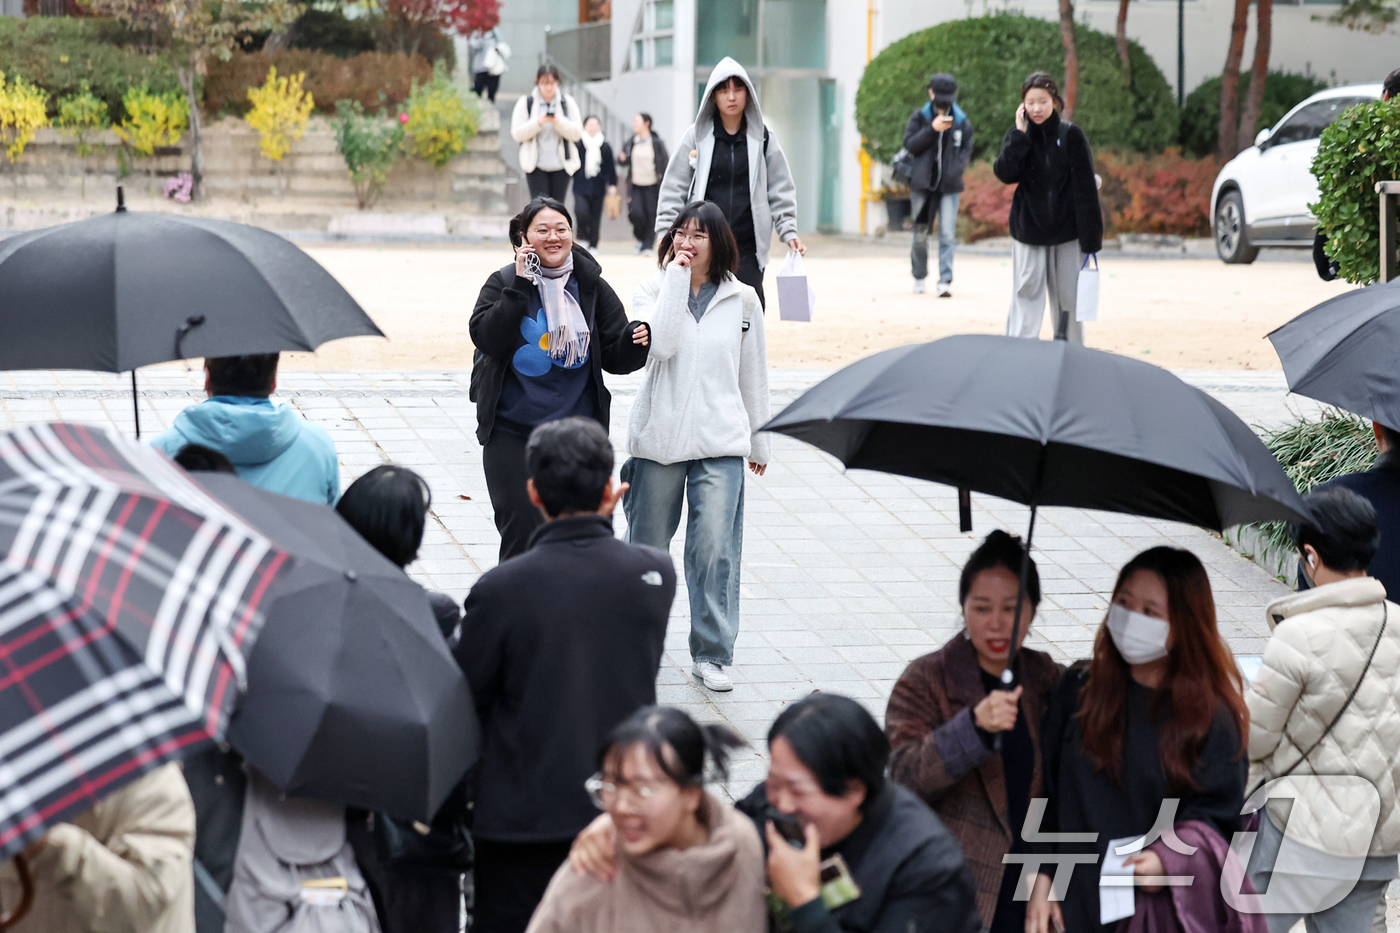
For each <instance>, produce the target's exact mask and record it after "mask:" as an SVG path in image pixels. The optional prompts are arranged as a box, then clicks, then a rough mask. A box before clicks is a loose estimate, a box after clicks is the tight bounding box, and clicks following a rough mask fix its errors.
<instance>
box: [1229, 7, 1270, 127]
mask: <svg viewBox="0 0 1400 933" xmlns="http://www.w3.org/2000/svg"><path fill="white" fill-rule="evenodd" d="M1254 16H1255V27H1256V28H1255V37H1254V67H1253V68H1252V69H1250V72H1249V91H1248V92H1247V93H1246V95H1245V99H1244V113H1242V114H1240V132H1239V135H1238V136H1237V137H1236V138H1235V150H1236V152H1238V151H1240V150H1243V149H1244V148H1246V147H1247V146H1249V145H1251V144H1252V143H1253V142H1254V134H1255V133H1256V132H1257V131H1258V130H1257V127H1258V125H1259V109H1260V108H1261V107H1262V106H1263V105H1264V82H1265V81H1266V80H1268V77H1269V46H1270V44H1271V43H1272V41H1273V32H1274V22H1273V21H1274V0H1256V2H1255V6H1254Z"/></svg>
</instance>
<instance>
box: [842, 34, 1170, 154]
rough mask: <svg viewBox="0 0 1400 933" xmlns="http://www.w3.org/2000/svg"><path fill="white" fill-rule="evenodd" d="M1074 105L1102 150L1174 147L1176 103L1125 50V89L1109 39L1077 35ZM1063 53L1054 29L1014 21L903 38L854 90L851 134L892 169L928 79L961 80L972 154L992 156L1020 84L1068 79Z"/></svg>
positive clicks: (1135, 51) (1143, 60) (1137, 53)
mask: <svg viewBox="0 0 1400 933" xmlns="http://www.w3.org/2000/svg"><path fill="white" fill-rule="evenodd" d="M1075 43H1076V47H1077V49H1078V52H1079V100H1078V104H1077V107H1076V111H1075V115H1074V122H1075V123H1077V124H1079V125H1080V126H1081V127H1083V129H1084V132H1085V133H1087V134H1088V136H1089V142H1090V144H1091V145H1093V146H1094V147H1095V148H1099V149H1122V150H1132V151H1137V152H1150V153H1157V152H1161V151H1162V150H1163V149H1165V148H1166V147H1167V146H1170V145H1171V144H1172V143H1173V142H1175V140H1176V137H1177V130H1178V124H1179V119H1178V111H1177V106H1176V95H1175V94H1174V92H1173V91H1172V87H1171V85H1169V84H1168V83H1167V79H1166V78H1165V77H1163V75H1162V72H1161V71H1160V70H1159V69H1158V68H1157V66H1156V65H1155V64H1154V63H1153V62H1152V59H1151V58H1150V57H1149V56H1148V55H1147V53H1146V52H1144V51H1143V50H1142V47H1141V46H1139V45H1138V44H1137V43H1136V42H1131V43H1129V59H1130V60H1131V61H1132V64H1133V81H1132V84H1131V86H1129V83H1128V81H1127V80H1126V78H1125V76H1124V74H1123V66H1122V63H1121V62H1120V61H1119V60H1118V52H1117V49H1116V48H1115V46H1114V40H1113V36H1111V35H1109V34H1107V33H1103V32H1096V31H1094V30H1092V29H1089V28H1087V27H1085V26H1076V27H1075ZM1064 57H1065V55H1064V47H1063V46H1062V45H1061V43H1060V27H1059V24H1058V23H1056V22H1052V21H1050V20H1043V19H1033V18H1031V17H1028V16H1023V15H1021V14H1019V13H994V14H992V15H989V16H981V17H974V18H972V19H961V20H954V21H951V22H947V23H943V24H941V25H938V26H934V27H933V28H931V29H925V30H924V31H923V32H916V33H914V34H912V35H909V36H905V37H904V38H903V39H900V40H899V41H898V42H895V43H893V44H892V45H890V46H888V47H886V48H885V50H884V51H882V52H881V53H880V54H879V55H878V56H876V58H875V59H874V61H872V62H871V63H870V64H869V65H868V66H867V67H866V69H865V75H864V76H863V77H862V78H861V82H860V87H859V88H858V89H857V90H856V126H857V127H858V128H859V129H860V132H861V135H863V136H864V137H865V138H866V140H867V143H866V149H867V151H868V152H869V153H870V155H871V156H872V157H873V158H875V159H876V160H877V161H880V162H888V161H889V160H890V159H891V158H893V156H894V154H895V153H896V152H897V151H898V150H899V148H900V146H901V145H903V136H904V124H905V123H906V122H907V121H908V119H909V114H910V113H912V112H913V111H914V109H915V108H916V107H919V106H921V105H923V104H924V103H927V101H928V94H927V92H926V91H925V90H924V88H925V87H926V86H927V85H928V78H929V75H930V74H932V73H934V72H936V71H947V72H950V73H951V74H952V75H953V76H954V77H956V78H957V79H958V104H959V106H961V107H962V109H963V110H965V111H966V112H967V115H968V118H969V119H971V120H972V123H973V126H974V127H975V128H976V131H977V143H976V151H975V154H979V155H980V154H983V153H986V154H992V153H995V152H996V151H997V149H998V147H999V146H1000V145H1001V138H1002V136H1003V135H1005V133H1006V131H1007V130H1008V129H1009V128H1010V127H1011V126H1012V124H1013V123H1014V122H1015V115H1016V108H1017V106H1019V105H1020V103H1021V99H1020V95H1021V82H1022V81H1024V80H1025V78H1026V75H1028V74H1030V73H1031V72H1033V71H1046V72H1049V73H1050V74H1051V75H1052V76H1054V77H1055V79H1056V80H1057V81H1061V80H1063V78H1064Z"/></svg>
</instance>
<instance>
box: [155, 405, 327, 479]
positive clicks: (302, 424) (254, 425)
mask: <svg viewBox="0 0 1400 933" xmlns="http://www.w3.org/2000/svg"><path fill="white" fill-rule="evenodd" d="M186 444H202V445H203V446H205V447H209V448H211V449H213V450H217V451H218V452H219V453H221V454H223V455H224V456H225V457H228V458H229V460H231V461H233V465H234V467H236V468H237V470H238V475H239V476H241V477H242V478H243V479H246V480H247V481H248V482H250V483H252V484H253V485H254V486H257V487H259V488H260V489H266V490H269V491H271V492H278V493H281V494H282V495H284V496H292V497H293V498H296V499H305V500H306V501H308V502H324V503H326V504H327V505H335V502H336V500H337V499H339V498H340V466H339V464H338V463H337V461H336V455H335V443H334V442H333V441H332V440H331V436H330V435H329V434H327V433H326V431H325V429H324V428H321V427H318V426H317V425H314V424H312V423H311V422H309V421H307V420H306V419H304V418H302V417H301V415H299V414H297V412H296V409H294V408H292V406H290V405H274V404H272V401H271V400H270V399H265V398H244V397H242V396H235V395H216V396H214V397H213V398H210V399H206V400H205V401H203V402H200V403H199V404H198V405H191V406H190V407H189V408H186V409H185V410H184V411H182V412H180V414H179V415H177V416H176V417H175V425H174V427H172V428H171V429H170V430H169V431H165V432H164V433H162V434H159V435H157V436H156V437H155V438H154V439H152V441H151V445H152V446H153V447H156V448H158V449H160V450H163V451H165V452H166V453H167V454H169V455H170V456H172V457H173V456H175V455H176V454H177V453H179V452H180V450H181V448H183V447H184V446H185V445H186Z"/></svg>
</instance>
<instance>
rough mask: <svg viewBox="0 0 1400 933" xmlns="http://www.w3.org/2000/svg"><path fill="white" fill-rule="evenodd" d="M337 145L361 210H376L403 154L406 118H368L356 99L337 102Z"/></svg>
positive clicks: (381, 114)
mask: <svg viewBox="0 0 1400 933" xmlns="http://www.w3.org/2000/svg"><path fill="white" fill-rule="evenodd" d="M335 108H336V113H337V114H338V116H337V117H336V119H335V122H334V123H333V124H332V126H333V127H334V129H335V145H336V148H337V149H338V150H340V155H341V157H342V158H343V159H345V168H346V170H347V171H349V172H350V183H351V184H353V185H354V186H355V198H356V200H357V201H358V202H359V204H360V209H361V210H363V209H365V208H368V207H373V206H374V202H375V201H377V200H379V195H380V193H381V192H382V191H383V190H384V183H385V182H386V181H388V180H389V170H390V169H391V168H393V167H394V162H395V161H396V160H397V159H398V157H399V155H400V153H402V151H403V124H404V122H406V121H405V120H403V119H395V118H386V117H385V116H384V113H383V112H382V111H381V112H380V113H377V114H375V115H374V116H369V115H368V114H366V113H365V108H364V107H362V106H361V105H360V102H359V101H357V100H342V101H337V102H336V105H335Z"/></svg>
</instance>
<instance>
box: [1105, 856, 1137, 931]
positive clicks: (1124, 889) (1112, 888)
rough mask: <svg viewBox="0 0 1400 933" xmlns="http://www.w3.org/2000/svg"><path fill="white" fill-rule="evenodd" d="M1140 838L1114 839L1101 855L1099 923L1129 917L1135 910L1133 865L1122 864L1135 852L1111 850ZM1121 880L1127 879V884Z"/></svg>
mask: <svg viewBox="0 0 1400 933" xmlns="http://www.w3.org/2000/svg"><path fill="white" fill-rule="evenodd" d="M1141 838H1142V837H1141V836H1127V837H1124V838H1123V839H1114V840H1113V841H1112V842H1110V843H1109V844H1108V851H1107V852H1105V853H1104V857H1103V868H1102V869H1101V870H1100V872H1099V923H1113V922H1114V921H1117V920H1122V919H1123V918H1124V917H1131V916H1132V915H1133V914H1134V913H1135V912H1136V910H1137V907H1136V905H1135V904H1134V902H1133V887H1132V876H1133V866H1131V865H1124V864H1123V862H1124V861H1125V860H1126V859H1129V858H1132V857H1133V856H1134V855H1136V854H1137V853H1136V851H1134V852H1125V853H1123V854H1122V855H1116V854H1114V851H1113V850H1114V849H1117V848H1118V847H1119V846H1121V845H1126V844H1128V843H1130V842H1136V841H1137V840H1139V839H1141ZM1124 876H1127V877H1126V878H1125V877H1124ZM1108 879H1113V880H1112V881H1110V880H1108ZM1123 881H1127V884H1122V882H1123ZM1115 882H1116V883H1115Z"/></svg>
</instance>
